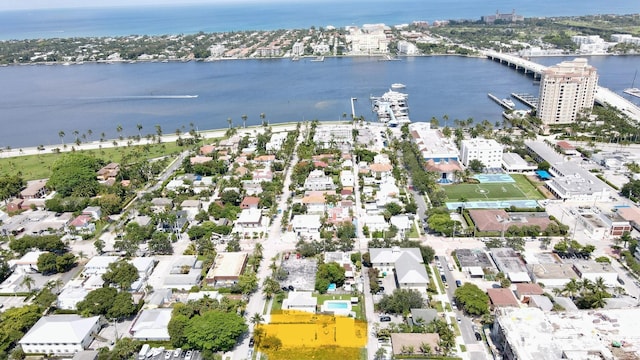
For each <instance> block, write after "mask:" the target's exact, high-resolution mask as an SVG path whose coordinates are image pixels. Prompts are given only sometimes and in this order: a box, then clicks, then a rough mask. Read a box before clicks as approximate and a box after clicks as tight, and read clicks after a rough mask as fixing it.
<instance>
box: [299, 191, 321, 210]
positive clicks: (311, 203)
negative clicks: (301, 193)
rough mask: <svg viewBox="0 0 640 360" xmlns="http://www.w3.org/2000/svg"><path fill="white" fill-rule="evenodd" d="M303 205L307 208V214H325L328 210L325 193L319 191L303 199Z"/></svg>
mask: <svg viewBox="0 0 640 360" xmlns="http://www.w3.org/2000/svg"><path fill="white" fill-rule="evenodd" d="M302 204H303V205H305V206H306V207H307V214H324V212H325V210H326V209H327V208H326V199H325V196H324V193H322V192H319V191H313V192H311V193H310V194H309V195H307V196H305V197H303V198H302Z"/></svg>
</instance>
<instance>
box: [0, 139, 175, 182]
mask: <svg viewBox="0 0 640 360" xmlns="http://www.w3.org/2000/svg"><path fill="white" fill-rule="evenodd" d="M184 149H186V148H183V147H179V146H178V145H176V144H175V143H162V144H152V145H149V146H146V147H145V146H144V145H134V146H122V147H115V148H113V147H110V148H105V149H93V150H79V151H78V152H81V153H84V154H90V155H92V156H95V157H96V158H99V159H102V160H104V161H105V162H121V161H122V158H123V157H124V156H128V155H129V156H133V158H134V159H136V160H148V159H153V158H158V157H162V156H166V155H171V154H178V153H179V152H180V151H182V150H184ZM47 150H48V151H47ZM47 150H45V151H44V152H43V153H42V154H38V155H29V156H17V157H11V158H4V157H3V158H0V174H17V173H21V174H22V177H23V179H25V180H34V179H43V178H48V177H49V175H50V174H51V165H52V164H53V162H54V161H56V159H58V158H59V157H61V156H64V153H60V154H54V153H51V150H50V149H47Z"/></svg>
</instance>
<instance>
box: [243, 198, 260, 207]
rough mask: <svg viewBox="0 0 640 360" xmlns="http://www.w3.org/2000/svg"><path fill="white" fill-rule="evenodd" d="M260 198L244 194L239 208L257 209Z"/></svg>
mask: <svg viewBox="0 0 640 360" xmlns="http://www.w3.org/2000/svg"><path fill="white" fill-rule="evenodd" d="M258 204H260V198H259V197H257V196H245V197H244V199H242V202H240V209H257V208H258Z"/></svg>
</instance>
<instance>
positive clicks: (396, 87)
mask: <svg viewBox="0 0 640 360" xmlns="http://www.w3.org/2000/svg"><path fill="white" fill-rule="evenodd" d="M406 87H407V86H406V85H405V84H400V83H395V84H391V88H392V89H404V88H406Z"/></svg>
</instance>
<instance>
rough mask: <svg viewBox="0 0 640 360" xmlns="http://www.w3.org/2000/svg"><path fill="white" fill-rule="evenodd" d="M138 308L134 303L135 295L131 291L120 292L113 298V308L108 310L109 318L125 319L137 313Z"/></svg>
mask: <svg viewBox="0 0 640 360" xmlns="http://www.w3.org/2000/svg"><path fill="white" fill-rule="evenodd" d="M137 310H138V309H137V308H136V305H135V304H134V303H133V297H132V296H131V293H129V292H124V291H123V292H119V293H118V295H116V297H115V299H113V303H112V306H111V308H110V309H109V310H108V311H107V318H109V319H123V318H127V317H129V316H131V315H133V314H135V313H136V311H137Z"/></svg>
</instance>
